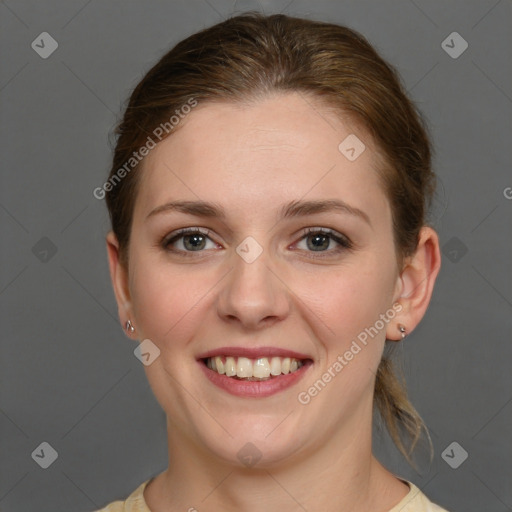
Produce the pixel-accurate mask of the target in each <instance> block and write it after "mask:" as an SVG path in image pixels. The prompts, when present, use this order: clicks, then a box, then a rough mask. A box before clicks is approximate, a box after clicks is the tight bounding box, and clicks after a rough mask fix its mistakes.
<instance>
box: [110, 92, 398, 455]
mask: <svg viewBox="0 0 512 512" xmlns="http://www.w3.org/2000/svg"><path fill="white" fill-rule="evenodd" d="M182 123H183V124H182V125H181V126H180V127H179V130H177V131H176V133H174V134H173V135H172V136H170V137H169V138H167V139H165V140H164V141H162V142H161V143H160V144H159V145H157V147H156V148H155V149H154V150H153V151H151V152H150V154H149V155H148V156H147V157H146V159H145V162H144V169H143V171H142V172H143V174H142V179H141V182H140V187H139V190H138V195H137V199H136V205H135V209H134V215H133V225H132V232H131V241H130V249H129V262H130V263H129V270H128V272H127V277H126V282H127V284H126V296H125V299H124V304H123V307H125V310H124V311H126V313H127V316H128V317H129V318H131V319H132V322H133V324H134V325H135V327H136V338H137V339H138V340H140V341H142V340H144V339H149V340H151V342H152V343H154V345H156V346H157V347H158V349H159V350H160V355H159V357H158V358H156V359H155V361H154V362H153V363H152V364H150V365H148V366H145V371H146V373H147V377H148V379H149V382H150V384H151V387H152V389H153V391H154V393H155V396H156V398H157V400H158V401H159V403H160V404H161V406H162V407H163V409H164V410H165V412H166V414H167V417H168V421H169V425H170V431H172V432H173V434H172V435H173V436H174V439H175V440H176V443H178V440H180V442H183V443H190V444H191V445H193V446H195V447H196V449H197V450H198V451H199V452H202V453H204V454H207V453H208V454H209V455H210V456H211V455H213V456H214V457H216V458H218V459H221V460H223V461H227V462H230V463H234V464H241V463H242V461H241V457H243V456H244V455H245V454H246V453H247V454H249V455H250V453H249V452H250V451H251V450H254V451H255V453H257V454H258V456H260V455H261V457H262V459H261V462H260V465H262V464H263V465H264V464H268V465H272V464H274V463H276V462H278V461H283V460H289V461H293V460H296V459H299V458H300V457H304V456H306V455H307V454H308V453H313V452H314V451H315V450H318V449H320V447H325V446H333V443H334V444H335V443H340V444H341V443H343V442H346V439H347V437H349V436H353V435H354V434H356V435H358V434H360V433H361V432H366V431H368V429H370V428H371V427H370V425H371V412H372V393H373V386H374V378H375V372H376V371H377V367H378V364H379V361H380V358H381V355H382V351H383V347H384V341H385V338H386V334H389V333H390V332H391V331H392V330H393V333H394V332H395V331H396V329H397V327H396V318H395V316H396V315H397V311H398V309H399V308H400V306H399V305H397V304H398V303H397V299H399V298H400V291H401V288H400V283H401V280H400V275H399V269H398V268H397V258H396V252H395V247H394V244H393V232H392V218H391V209H390V204H389V201H388V199H387V197H386V195H385V193H384V190H383V188H382V184H381V183H380V181H379V175H378V173H377V170H376V165H377V164H376V153H375V150H374V146H373V145H372V141H371V140H370V139H369V136H368V135H367V133H365V132H364V131H361V129H358V128H357V127H356V126H355V125H354V124H353V123H350V122H349V121H348V120H347V119H345V120H341V119H340V118H339V116H336V115H334V113H332V112H329V111H328V110H327V109H326V108H324V107H322V106H321V105H320V104H319V103H318V102H315V101H313V99H311V98H309V99H308V101H306V100H305V98H304V97H302V96H300V95H298V94H295V93H294V94H287V95H281V96H278V97H277V96H276V97H274V98H271V99H267V100H264V101H260V102H259V103H257V104H254V105H251V106H243V107H242V106H236V105H233V104H227V103H225V104H205V105H199V106H198V107H196V108H195V109H194V110H193V111H192V112H191V113H190V114H188V117H187V118H186V119H185V120H184V121H182ZM349 135H355V136H357V138H358V139H360V140H361V141H362V142H363V143H364V144H365V146H366V149H365V150H364V151H363V152H362V153H361V154H360V155H359V156H358V157H357V158H356V159H355V160H354V158H353V156H354V155H353V153H354V154H355V155H356V156H357V153H358V149H357V147H355V151H354V152H352V151H351V150H350V149H347V148H346V147H345V146H343V145H342V149H341V150H340V149H339V146H340V143H341V142H342V141H344V140H345V139H346V137H348V136H349ZM350 140H351V139H349V141H350ZM352 142H353V141H352ZM349 146H352V147H354V144H353V143H352V144H351V145H349ZM343 151H344V152H343ZM347 151H348V153H347ZM347 154H348V155H349V156H350V157H351V159H349V158H347V156H346V155H347ZM177 201H180V202H182V201H190V202H199V201H201V202H207V203H210V206H213V207H215V208H216V209H217V211H215V209H214V208H205V207H203V208H202V209H201V208H196V209H195V210H194V211H187V210H186V208H183V207H180V208H177V207H172V206H171V205H170V203H172V202H177ZM327 201H330V202H331V203H325V205H324V206H323V207H319V206H318V205H319V204H321V203H322V202H327ZM303 202H307V203H309V207H307V205H306V206H304V205H303V207H302V208H300V207H298V205H300V203H303ZM334 202H337V204H338V206H337V207H336V208H333V207H332V205H333V204H334ZM329 204H330V205H331V207H329ZM165 205H166V206H165ZM221 213H222V214H223V215H221ZM183 228H187V229H188V230H189V233H185V234H183V233H180V232H179V231H180V230H182V229H183ZM118 300H119V299H118ZM393 305H395V308H393ZM393 318H395V319H394V320H393ZM208 356H212V357H213V359H214V361H216V370H214V369H212V368H208V365H209V364H210V363H209V362H208V359H207V358H208ZM214 356H218V357H219V358H220V359H219V358H217V359H216V358H215V357H214ZM287 358H291V359H289V361H288V362H287V361H286V359H287ZM258 359H259V361H257V360H258ZM294 359H296V360H298V361H297V369H295V366H294V364H295V363H294V362H293V361H294ZM219 361H220V362H219ZM269 366H270V367H271V368H270V371H271V372H272V373H275V374H276V375H272V374H271V375H270V376H269V375H268V372H269V370H268V367H269ZM289 369H291V370H292V371H291V372H290V373H286V372H287V370H288V371H289ZM293 370H294V371H293ZM219 371H220V372H221V373H222V372H224V374H219ZM233 371H235V372H237V375H238V376H240V377H241V378H238V377H235V376H230V377H228V376H226V372H227V373H233ZM244 372H249V373H244ZM250 372H253V374H254V373H256V374H257V375H267V376H268V377H263V380H260V378H257V379H256V380H247V379H246V378H244V377H243V376H244V375H249V374H250ZM258 372H262V373H258ZM252 379H254V377H253V378H252ZM344 440H345V441H344ZM246 443H252V444H253V445H254V447H251V448H249V447H248V446H246ZM244 450H245V452H244Z"/></svg>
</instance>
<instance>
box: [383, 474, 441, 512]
mask: <svg viewBox="0 0 512 512" xmlns="http://www.w3.org/2000/svg"><path fill="white" fill-rule="evenodd" d="M404 481H405V480H404ZM405 482H406V483H407V485H408V486H409V488H410V491H409V492H408V494H407V495H406V496H405V497H404V498H403V499H402V500H401V501H400V503H398V504H397V505H395V506H394V507H393V508H392V509H391V510H390V511H389V512H448V511H447V510H446V509H444V508H442V507H440V506H439V505H436V504H435V503H432V502H431V501H430V500H429V499H428V498H427V497H426V496H425V494H423V493H422V492H421V490H420V489H419V488H418V487H416V486H415V485H414V484H413V483H412V482H408V481H405Z"/></svg>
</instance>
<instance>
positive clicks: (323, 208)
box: [146, 199, 372, 226]
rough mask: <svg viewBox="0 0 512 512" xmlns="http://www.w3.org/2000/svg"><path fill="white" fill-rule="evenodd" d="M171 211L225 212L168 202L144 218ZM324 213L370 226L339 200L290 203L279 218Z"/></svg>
mask: <svg viewBox="0 0 512 512" xmlns="http://www.w3.org/2000/svg"><path fill="white" fill-rule="evenodd" d="M173 211H175V212H181V213H185V214H188V215H195V216H197V217H217V218H220V219H225V218H226V211H225V210H224V208H223V207H222V206H221V205H219V204H217V203H212V202H207V201H170V202H168V203H165V204H163V205H161V206H158V207H156V208H155V209H154V210H152V211H151V212H150V213H149V214H148V216H147V217H146V220H147V219H148V218H150V217H153V216H154V215H158V214H162V213H168V212H173ZM325 212H338V213H343V214H348V215H352V216H354V217H358V218H360V219H362V220H363V221H365V222H366V223H367V224H368V225H370V226H371V225H372V223H371V221H370V218H369V217H368V215H367V214H366V213H365V212H364V211H363V210H360V209H359V208H356V207H354V206H350V205H349V204H347V203H346V202H345V201H342V200H340V199H325V200H316V201H291V202H289V203H287V204H285V205H284V206H283V207H281V208H280V210H279V217H281V218H283V219H287V218H292V217H302V216H306V215H314V214H316V213H325Z"/></svg>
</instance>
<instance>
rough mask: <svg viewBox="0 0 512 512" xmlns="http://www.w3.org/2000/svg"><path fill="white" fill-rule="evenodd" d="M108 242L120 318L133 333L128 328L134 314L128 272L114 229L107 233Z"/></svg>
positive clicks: (108, 253) (129, 332)
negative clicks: (122, 261)
mask: <svg viewBox="0 0 512 512" xmlns="http://www.w3.org/2000/svg"><path fill="white" fill-rule="evenodd" d="M106 244H107V256H108V264H109V269H110V279H111V281H112V287H113V289H114V294H115V297H116V302H117V309H118V314H119V319H120V321H121V325H122V326H124V327H125V330H126V332H127V333H128V334H132V333H133V331H132V330H131V329H126V325H127V322H128V321H129V320H130V318H131V316H132V311H131V300H130V290H129V286H128V272H127V269H125V268H124V266H123V264H122V263H121V261H120V253H119V243H118V241H117V237H116V236H115V234H114V233H113V232H112V231H110V232H109V233H108V234H107V237H106ZM130 322H131V321H130ZM130 325H131V324H130Z"/></svg>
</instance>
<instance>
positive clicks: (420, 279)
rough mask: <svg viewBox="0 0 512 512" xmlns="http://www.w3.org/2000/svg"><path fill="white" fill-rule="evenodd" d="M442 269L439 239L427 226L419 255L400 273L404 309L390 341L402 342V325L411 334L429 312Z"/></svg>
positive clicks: (424, 229) (400, 298)
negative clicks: (437, 279) (436, 282)
mask: <svg viewBox="0 0 512 512" xmlns="http://www.w3.org/2000/svg"><path fill="white" fill-rule="evenodd" d="M440 268H441V253H440V250H439V238H438V236H437V233H436V232H435V231H434V230H433V229H432V228H430V227H428V226H424V227H423V228H422V229H421V231H420V233H419V237H418V246H417V249H416V251H415V253H414V254H413V255H411V256H410V257H409V258H407V260H406V262H405V264H404V267H403V269H402V272H401V273H400V277H399V284H400V286H399V287H398V288H399V289H400V291H399V295H398V297H396V300H397V301H398V302H399V303H400V304H401V306H402V310H401V311H400V313H399V315H397V317H396V324H394V325H390V326H389V329H390V330H389V332H387V333H386V334H387V337H388V339H391V340H396V341H399V340H400V339H401V338H402V336H401V335H402V334H404V332H403V331H402V329H400V326H403V327H404V328H405V329H406V332H407V334H410V333H411V331H413V330H414V329H415V328H416V326H417V325H418V324H419V322H420V321H421V319H422V318H423V316H424V315H425V312H426V311H427V308H428V305H429V303H430V299H431V297H432V292H433V289H434V284H435V281H436V278H437V275H438V274H439V269H440Z"/></svg>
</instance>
